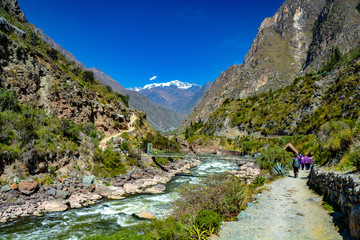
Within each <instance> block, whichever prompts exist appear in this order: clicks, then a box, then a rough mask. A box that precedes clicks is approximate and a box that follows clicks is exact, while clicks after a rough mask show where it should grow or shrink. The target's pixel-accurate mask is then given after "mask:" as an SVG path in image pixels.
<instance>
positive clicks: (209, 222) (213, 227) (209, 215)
mask: <svg viewBox="0 0 360 240" xmlns="http://www.w3.org/2000/svg"><path fill="white" fill-rule="evenodd" d="M221 221H222V220H221V216H220V215H219V214H217V213H216V212H214V211H208V210H200V211H199V212H198V214H197V215H196V217H195V225H196V226H197V227H198V228H200V230H202V231H208V232H214V233H216V232H217V231H218V230H219V228H220V225H221Z"/></svg>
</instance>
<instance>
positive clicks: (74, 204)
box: [70, 201, 82, 208]
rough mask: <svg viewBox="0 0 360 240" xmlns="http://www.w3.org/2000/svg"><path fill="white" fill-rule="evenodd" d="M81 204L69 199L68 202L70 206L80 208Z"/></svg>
mask: <svg viewBox="0 0 360 240" xmlns="http://www.w3.org/2000/svg"><path fill="white" fill-rule="evenodd" d="M81 207H82V206H81V204H80V203H79V202H74V201H71V202H70V208H81Z"/></svg>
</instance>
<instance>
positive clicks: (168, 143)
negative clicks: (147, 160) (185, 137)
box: [141, 132, 180, 153]
mask: <svg viewBox="0 0 360 240" xmlns="http://www.w3.org/2000/svg"><path fill="white" fill-rule="evenodd" d="M148 143H152V144H153V148H154V149H158V150H162V151H164V152H172V153H178V152H180V143H179V142H177V141H176V140H171V139H168V138H167V137H165V136H163V135H161V134H160V133H158V132H148V133H147V134H146V136H145V137H144V138H143V140H142V144H141V149H142V150H143V151H146V149H147V144H148ZM154 151H155V150H154Z"/></svg>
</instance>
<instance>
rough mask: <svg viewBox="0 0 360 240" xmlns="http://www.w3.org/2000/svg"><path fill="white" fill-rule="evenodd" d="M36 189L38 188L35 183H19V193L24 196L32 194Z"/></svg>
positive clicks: (37, 184)
mask: <svg viewBox="0 0 360 240" xmlns="http://www.w3.org/2000/svg"><path fill="white" fill-rule="evenodd" d="M38 188H39V183H38V182H36V181H34V182H21V183H19V192H21V193H23V194H25V195H31V194H33V193H34V192H35V191H36V190H37V189H38Z"/></svg>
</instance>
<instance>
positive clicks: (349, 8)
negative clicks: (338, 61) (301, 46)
mask: <svg viewBox="0 0 360 240" xmlns="http://www.w3.org/2000/svg"><path fill="white" fill-rule="evenodd" d="M358 4H359V2H358V1H340V0H335V1H326V4H325V6H324V8H323V9H322V10H321V12H320V14H319V16H318V19H317V21H316V23H315V25H314V31H313V37H312V41H311V43H310V46H309V50H308V54H307V57H306V61H305V64H304V74H305V73H310V72H314V71H316V70H319V69H321V68H322V67H323V66H324V64H325V63H326V62H327V61H329V56H330V55H331V54H332V51H333V50H334V48H337V49H338V50H340V52H341V53H342V54H346V53H349V52H350V51H351V50H353V49H356V48H358V47H359V45H360V41H359V39H360V13H359V11H358V10H357V6H358Z"/></svg>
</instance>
